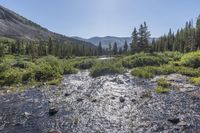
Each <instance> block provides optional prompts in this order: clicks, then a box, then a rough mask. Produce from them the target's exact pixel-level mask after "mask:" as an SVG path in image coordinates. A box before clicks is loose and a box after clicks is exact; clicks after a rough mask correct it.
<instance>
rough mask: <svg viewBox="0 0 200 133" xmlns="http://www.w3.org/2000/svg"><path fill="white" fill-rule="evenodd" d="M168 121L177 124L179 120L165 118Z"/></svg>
mask: <svg viewBox="0 0 200 133" xmlns="http://www.w3.org/2000/svg"><path fill="white" fill-rule="evenodd" d="M167 120H168V121H169V122H171V123H173V124H177V123H179V122H180V119H179V118H169V119H167Z"/></svg>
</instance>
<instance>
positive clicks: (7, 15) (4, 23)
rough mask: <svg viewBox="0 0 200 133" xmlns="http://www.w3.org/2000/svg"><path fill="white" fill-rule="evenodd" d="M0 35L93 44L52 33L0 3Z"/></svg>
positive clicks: (34, 39) (33, 39) (32, 39)
mask: <svg viewBox="0 0 200 133" xmlns="http://www.w3.org/2000/svg"><path fill="white" fill-rule="evenodd" d="M0 36H1V37H8V38H14V39H26V40H31V41H38V40H43V41H46V40H48V39H49V37H52V38H53V39H56V40H59V41H61V42H65V43H71V44H84V45H88V46H93V47H94V45H93V44H91V43H89V42H84V41H81V40H77V39H74V38H70V37H66V36H64V35H61V34H58V33H54V32H52V31H49V30H48V29H46V28H44V27H42V26H40V25H38V24H36V23H34V22H32V21H30V20H28V19H26V18H24V17H23V16H21V15H19V14H17V13H15V12H14V11H11V10H9V9H7V8H5V7H3V6H1V5H0Z"/></svg>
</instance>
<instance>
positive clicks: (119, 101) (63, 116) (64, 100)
mask: <svg viewBox="0 0 200 133" xmlns="http://www.w3.org/2000/svg"><path fill="white" fill-rule="evenodd" d="M157 78H160V77H155V78H154V79H152V80H144V79H139V78H136V77H132V76H131V75H130V74H129V73H125V74H123V75H107V76H102V77H98V78H92V77H90V76H89V72H88V71H82V72H79V73H78V74H72V75H67V76H65V77H64V80H63V82H62V84H61V85H60V86H43V87H40V88H39V87H35V88H32V89H29V90H27V91H25V92H21V93H15V94H7V95H3V96H0V132H1V133H61V132H62V133H98V132H99V133H101V132H102V133H118V132H119V133H131V132H133V133H135V132H170V133H173V132H174V133H177V132H186V133H187V132H188V133H191V132H192V133H193V132H194V133H195V132H196V133H198V132H199V131H200V89H199V88H198V87H196V86H193V85H191V84H190V83H189V82H188V81H187V77H185V76H181V75H177V74H172V75H168V76H165V78H166V79H168V80H170V81H171V83H172V84H173V89H172V90H171V91H170V92H168V93H166V94H157V93H155V91H154V88H155V87H156V79H157Z"/></svg>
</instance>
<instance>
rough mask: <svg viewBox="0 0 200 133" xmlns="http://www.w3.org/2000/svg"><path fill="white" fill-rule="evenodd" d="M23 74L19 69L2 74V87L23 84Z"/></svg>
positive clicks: (0, 75) (0, 78) (0, 76)
mask: <svg viewBox="0 0 200 133" xmlns="http://www.w3.org/2000/svg"><path fill="white" fill-rule="evenodd" d="M21 76H22V73H21V72H20V70H19V69H12V68H10V69H8V70H6V71H5V72H3V73H1V74H0V80H1V85H12V84H17V83H19V82H21Z"/></svg>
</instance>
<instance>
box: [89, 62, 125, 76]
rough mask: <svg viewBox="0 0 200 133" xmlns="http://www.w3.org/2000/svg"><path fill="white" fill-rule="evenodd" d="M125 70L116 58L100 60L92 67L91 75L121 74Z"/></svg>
mask: <svg viewBox="0 0 200 133" xmlns="http://www.w3.org/2000/svg"><path fill="white" fill-rule="evenodd" d="M123 71H124V69H123V67H122V65H121V64H118V63H116V62H115V61H114V60H111V61H110V60H104V61H99V62H98V63H96V65H95V66H94V67H93V68H92V69H91V76H92V77H97V76H103V75H106V74H119V73H122V72H123Z"/></svg>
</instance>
